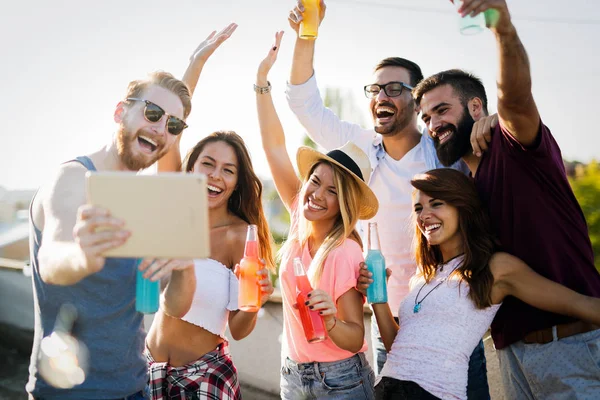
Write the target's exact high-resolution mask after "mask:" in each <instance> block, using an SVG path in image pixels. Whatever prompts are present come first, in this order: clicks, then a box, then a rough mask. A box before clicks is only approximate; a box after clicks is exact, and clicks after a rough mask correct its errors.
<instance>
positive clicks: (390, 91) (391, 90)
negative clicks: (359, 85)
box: [365, 82, 413, 99]
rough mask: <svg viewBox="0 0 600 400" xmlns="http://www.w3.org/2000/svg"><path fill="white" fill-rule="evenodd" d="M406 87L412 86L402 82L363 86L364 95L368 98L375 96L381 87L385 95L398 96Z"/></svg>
mask: <svg viewBox="0 0 600 400" xmlns="http://www.w3.org/2000/svg"><path fill="white" fill-rule="evenodd" d="M404 88H406V89H408V90H413V88H412V86H410V85H407V84H406V83H404V82H389V83H386V84H385V85H378V84H376V83H374V84H372V85H367V86H365V96H367V98H369V99H373V98H375V97H377V95H378V94H379V92H381V89H383V91H384V92H385V94H386V96H387V97H398V96H400V95H401V94H402V90H403V89H404Z"/></svg>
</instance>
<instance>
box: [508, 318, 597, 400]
mask: <svg viewBox="0 0 600 400" xmlns="http://www.w3.org/2000/svg"><path fill="white" fill-rule="evenodd" d="M554 332H555V334H554V338H555V340H554V341H552V342H550V343H547V344H525V343H523V341H519V342H517V343H514V344H512V345H510V346H508V347H506V348H504V349H502V350H497V353H498V359H499V360H500V371H501V373H502V383H503V385H504V398H505V399H507V400H521V399H528V400H530V399H531V400H533V399H536V400H541V399H544V400H559V399H560V400H563V399H564V400H567V399H569V400H571V399H590V400H597V399H600V329H598V330H595V331H591V332H586V333H581V334H579V335H573V336H569V337H566V338H563V339H560V340H558V339H556V331H555V330H554Z"/></svg>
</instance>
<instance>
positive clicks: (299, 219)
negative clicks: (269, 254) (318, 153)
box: [278, 161, 362, 289]
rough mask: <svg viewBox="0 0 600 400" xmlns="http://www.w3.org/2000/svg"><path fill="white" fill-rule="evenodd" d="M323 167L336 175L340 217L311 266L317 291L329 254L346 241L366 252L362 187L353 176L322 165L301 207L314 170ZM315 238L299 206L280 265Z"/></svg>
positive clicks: (310, 269) (309, 271) (311, 279)
mask: <svg viewBox="0 0 600 400" xmlns="http://www.w3.org/2000/svg"><path fill="white" fill-rule="evenodd" d="M320 164H325V165H329V166H330V167H331V169H332V171H333V182H334V185H335V188H336V190H337V198H338V203H339V206H340V213H339V215H338V218H337V219H336V221H335V223H334V225H333V228H332V229H331V231H330V232H329V233H328V234H327V236H326V237H325V240H324V241H323V243H322V244H321V246H320V247H319V249H318V250H317V253H316V254H315V256H314V258H313V260H312V262H311V264H310V266H308V268H307V275H308V277H309V280H310V283H311V285H312V287H313V288H315V289H316V288H317V287H318V284H319V281H320V280H321V276H322V275H323V266H324V264H325V260H326V259H327V256H328V255H329V253H331V251H332V250H334V249H336V248H337V247H339V246H341V245H342V243H344V240H346V239H351V240H354V241H355V242H356V243H358V245H359V246H360V247H361V248H362V240H361V239H360V236H359V235H358V232H356V229H355V227H356V223H357V222H358V215H359V211H360V199H361V196H360V193H361V192H360V187H359V185H358V183H357V182H356V181H355V179H354V178H351V177H349V176H348V175H349V172H347V171H346V170H344V169H343V168H341V167H339V166H337V165H335V164H332V163H330V162H327V161H319V162H318V163H316V164H315V165H313V166H312V168H311V169H310V173H309V174H307V176H306V179H305V181H304V182H303V185H302V189H301V190H300V192H299V193H298V195H297V197H296V201H297V202H298V203H299V202H300V201H301V199H303V198H304V194H305V193H306V182H308V180H309V179H310V176H311V175H312V174H313V172H314V170H315V169H316V168H317V166H319V165H320ZM311 234H312V224H311V222H310V221H308V220H307V219H306V218H304V215H303V213H302V211H301V205H300V204H298V205H297V206H296V208H295V209H294V210H293V215H292V225H291V227H290V233H289V235H288V237H287V240H286V241H285V243H284V244H283V246H282V247H281V249H280V250H279V253H278V259H279V261H287V258H289V256H290V254H291V252H292V251H293V249H294V247H295V246H296V245H298V246H299V247H300V248H301V249H302V248H304V246H305V245H306V244H307V242H308V239H309V237H310V236H311Z"/></svg>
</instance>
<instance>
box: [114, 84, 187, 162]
mask: <svg viewBox="0 0 600 400" xmlns="http://www.w3.org/2000/svg"><path fill="white" fill-rule="evenodd" d="M140 98H142V99H144V100H149V101H151V102H153V103H155V104H157V105H159V106H160V107H161V108H162V109H163V110H165V112H166V113H168V114H170V115H173V116H176V117H179V118H182V119H183V104H182V102H181V100H180V99H179V97H177V95H176V94H174V93H173V92H171V91H170V90H167V89H165V88H163V87H160V86H156V85H151V86H149V87H148V88H147V89H146V90H144V91H143V92H142V93H141V96H140ZM144 107H145V103H144V102H143V101H134V102H131V103H127V104H126V103H119V105H118V106H117V109H116V111H115V122H118V123H119V129H118V131H117V137H116V144H117V152H118V155H119V158H120V159H121V162H122V163H123V164H124V165H125V166H126V167H127V168H128V169H130V170H132V171H138V170H140V169H143V168H148V167H149V166H151V165H152V164H154V163H155V162H156V161H157V160H158V159H159V158H160V157H162V156H164V155H165V154H166V153H167V152H168V150H169V148H170V147H171V146H172V145H173V143H175V139H176V137H175V136H174V135H172V134H170V133H168V132H167V128H166V123H167V122H166V116H163V117H162V118H161V119H160V120H159V121H157V122H154V123H153V122H149V121H148V120H146V118H145V117H144Z"/></svg>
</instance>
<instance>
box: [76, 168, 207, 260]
mask: <svg viewBox="0 0 600 400" xmlns="http://www.w3.org/2000/svg"><path fill="white" fill-rule="evenodd" d="M86 185H87V200H88V203H89V204H93V205H96V206H100V207H103V208H106V209H108V210H109V211H110V212H111V214H112V215H113V216H115V217H118V218H121V219H123V220H124V221H125V229H127V230H129V231H130V232H131V236H130V237H129V239H128V240H127V242H126V243H125V244H124V245H123V246H120V247H118V248H115V249H111V250H109V251H107V252H106V253H105V256H107V257H135V258H138V257H139V258H142V257H144V258H206V257H209V255H210V243H209V226H208V192H207V188H206V177H205V176H204V175H200V174H182V173H161V174H158V175H138V174H136V173H134V172H92V171H88V172H87V175H86Z"/></svg>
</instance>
